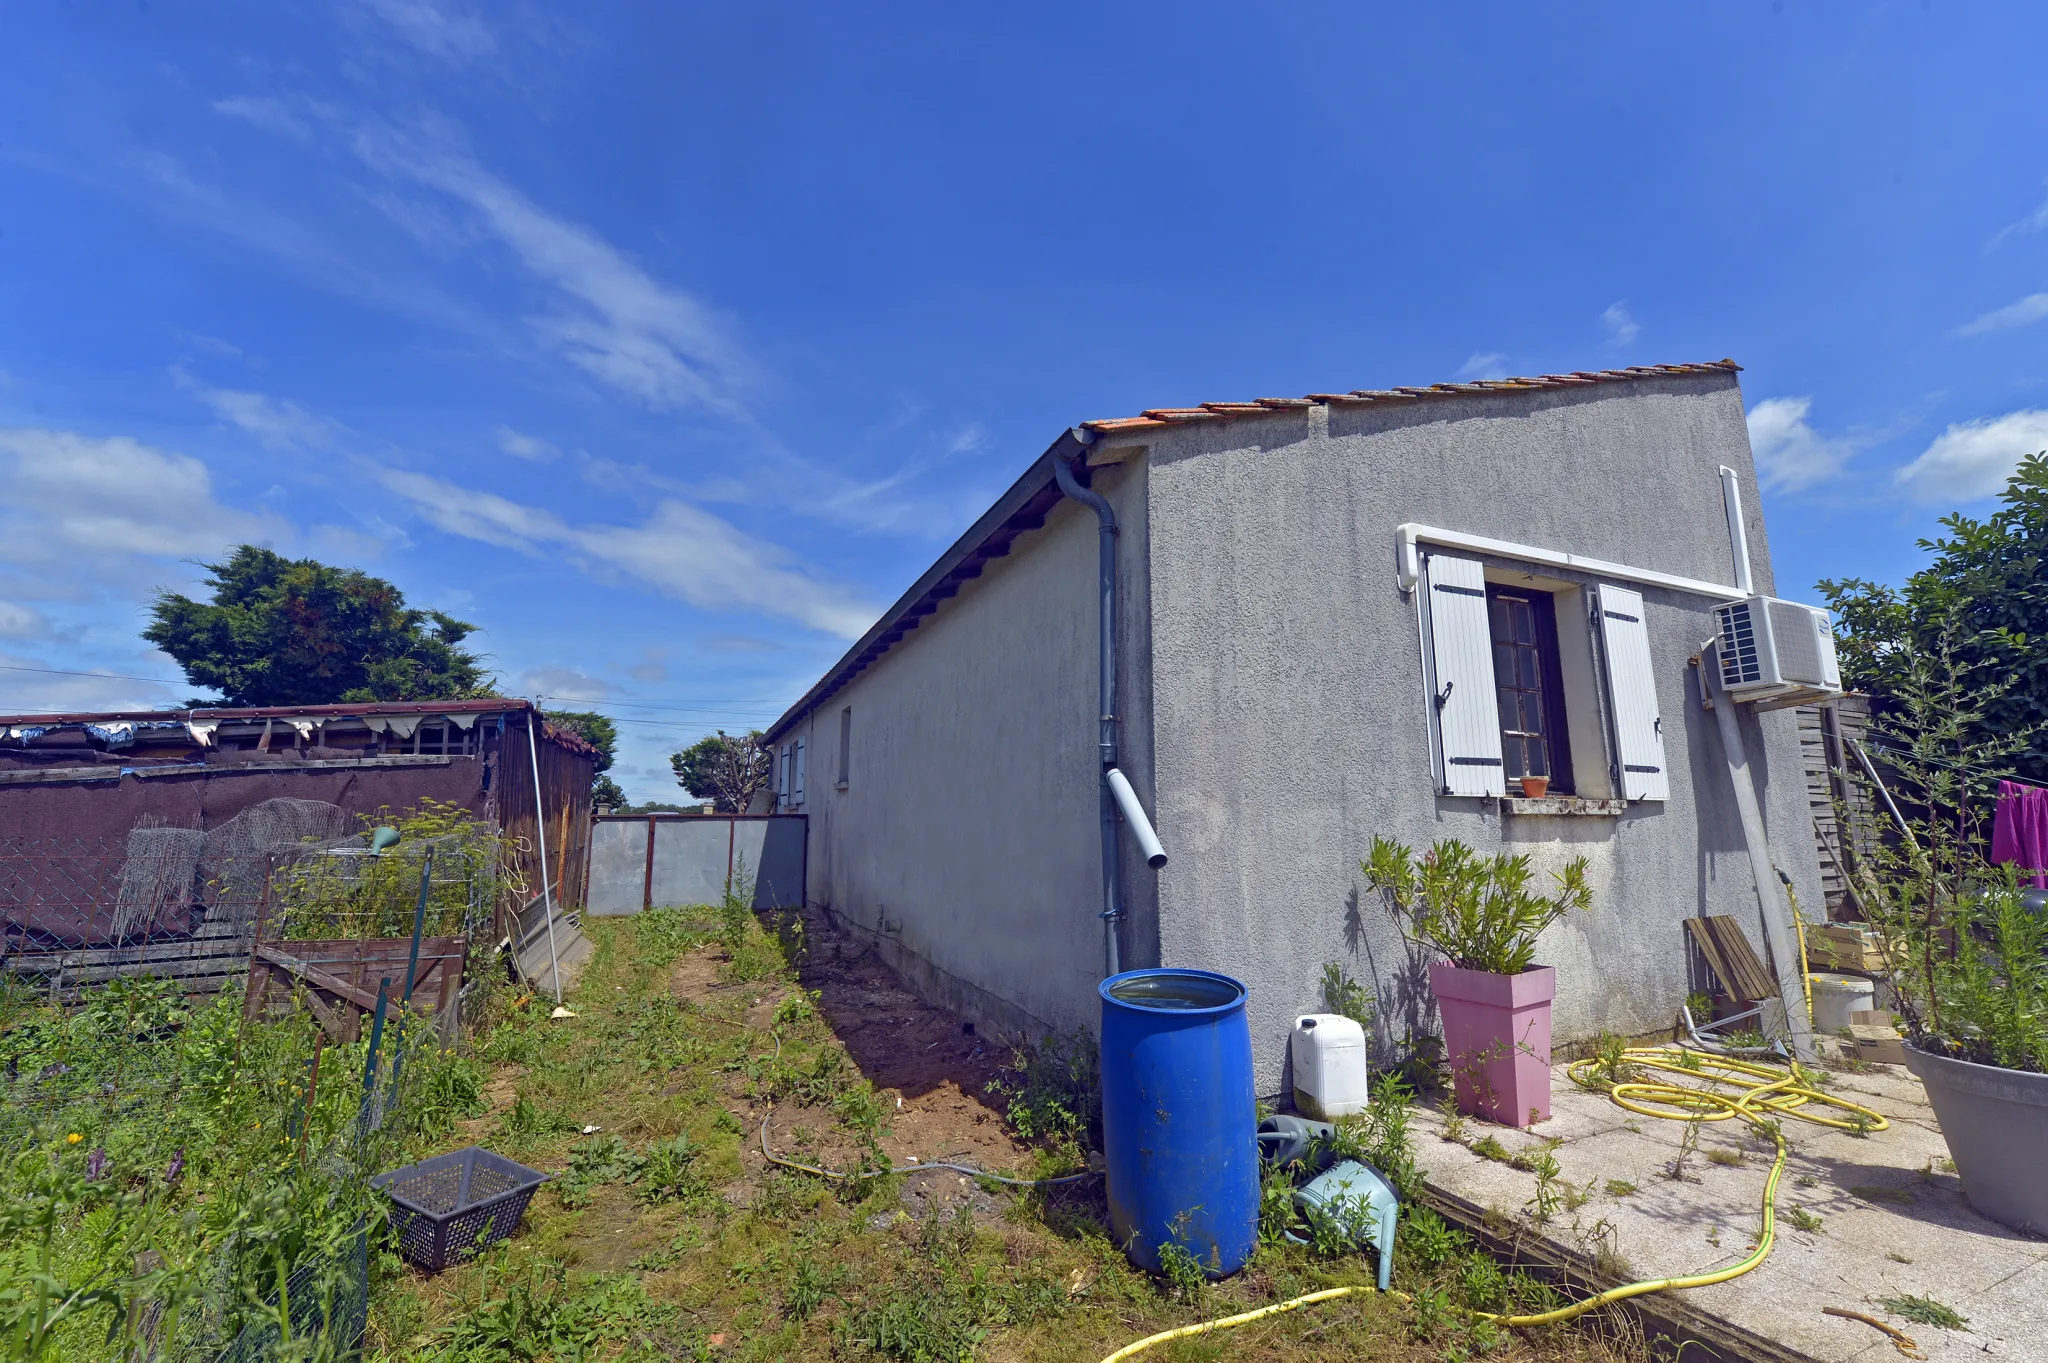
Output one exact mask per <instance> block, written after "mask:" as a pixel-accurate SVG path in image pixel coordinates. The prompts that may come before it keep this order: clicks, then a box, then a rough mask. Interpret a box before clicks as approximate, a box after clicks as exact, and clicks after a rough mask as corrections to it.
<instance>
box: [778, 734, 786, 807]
mask: <svg viewBox="0 0 2048 1363" xmlns="http://www.w3.org/2000/svg"><path fill="white" fill-rule="evenodd" d="M775 803H776V804H777V806H779V807H781V808H783V809H787V808H789V745H788V744H787V743H785V744H783V745H782V750H781V751H780V752H778V753H776V754H775Z"/></svg>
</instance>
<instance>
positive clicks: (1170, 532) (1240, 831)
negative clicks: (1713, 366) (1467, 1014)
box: [1147, 374, 1821, 1092]
mask: <svg viewBox="0 0 2048 1363" xmlns="http://www.w3.org/2000/svg"><path fill="white" fill-rule="evenodd" d="M1147 460H1148V463H1149V465H1150V470H1149V481H1150V488H1151V496H1150V505H1151V513H1152V535H1151V558H1152V564H1151V578H1152V602H1151V613H1152V623H1153V648H1154V655H1155V667H1154V671H1153V676H1152V685H1153V707H1154V709H1153V714H1154V718H1153V724H1154V737H1155V741H1156V744H1157V758H1156V765H1157V786H1158V791H1159V801H1160V803H1159V806H1158V815H1157V822H1158V825H1159V828H1160V835H1161V837H1162V838H1164V839H1165V840H1166V844H1167V848H1168V850H1169V852H1170V853H1172V856H1173V859H1172V860H1171V861H1170V862H1169V864H1168V865H1167V866H1166V868H1165V869H1164V870H1163V871H1161V872H1160V873H1159V889H1158V893H1159V924H1160V928H1159V932H1160V936H1159V943H1158V957H1159V959H1160V960H1161V961H1163V962H1166V963H1171V964H1176V965H1189V966H1201V967H1207V968H1211V969H1218V970H1225V971H1228V972H1229V973H1231V974H1234V975H1237V976H1238V977H1239V978H1241V979H1243V980H1244V981H1245V983H1246V984H1247V985H1248V986H1249V988H1250V991H1251V999H1250V1013H1251V1024H1252V1037H1253V1050H1254V1056H1255V1059H1256V1063H1257V1066H1258V1073H1259V1081H1260V1091H1261V1092H1275V1091H1278V1090H1279V1089H1280V1088H1281V1083H1282V1079H1283V1070H1284V1056H1285V1043H1286V1037H1287V1034H1288V1030H1289V1028H1290V1026H1291V1023H1292V1020H1293V1018H1294V1016H1295V1015H1296V1014H1297V1013H1300V1012H1309V1011H1317V1010H1318V1009H1319V999H1318V993H1319V983H1320V976H1321V972H1322V968H1323V966H1324V964H1325V963H1326V962H1331V961H1337V962H1342V963H1343V964H1344V965H1345V966H1346V968H1347V969H1349V970H1350V971H1351V972H1352V973H1353V974H1354V975H1355V976H1356V977H1358V978H1359V979H1361V980H1363V981H1365V982H1366V983H1368V984H1369V985H1371V986H1372V987H1373V988H1375V990H1376V991H1377V992H1378V993H1379V995H1380V997H1381V999H1382V1000H1383V1017H1382V1024H1381V1025H1382V1035H1381V1040H1382V1042H1383V1043H1395V1044H1398V1043H1400V1042H1401V1041H1402V1040H1403V1039H1404V1037H1405V1034H1406V1033H1407V1031H1408V1030H1409V1029H1411V1028H1414V1029H1416V1030H1418V1031H1424V1030H1428V1029H1429V1027H1430V1025H1431V1022H1432V1019H1431V1016H1430V1007H1429V1002H1428V998H1429V995H1428V985H1427V981H1426V979H1425V978H1424V977H1423V975H1422V972H1421V968H1420V966H1421V962H1420V961H1419V959H1418V958H1417V957H1416V956H1415V955H1414V953H1412V952H1411V951H1410V950H1409V949H1408V948H1407V947H1406V946H1404V944H1403V942H1402V941H1401V938H1400V936H1399V934H1398V933H1397V932H1396V930H1395V929H1394V926H1393V925H1392V923H1391V922H1390V921H1389V919H1388V917H1387V915H1386V913H1385V912H1384V910H1383V908H1382V907H1381V905H1380V903H1379V902H1378V900H1377V898H1376V897H1375V896H1373V895H1371V894H1369V893H1368V892H1367V891H1366V889H1365V886H1364V883H1363V878H1362V876H1361V874H1360V871H1359V865H1358V863H1359V860H1360V858H1362V857H1363V856H1364V855H1365V853H1366V851H1367V849H1368V848H1369V846H1370V844H1371V841H1372V838H1373V835H1374V834H1384V835H1387V836H1390V837H1393V838H1396V839H1399V840H1400V841H1402V842H1405V843H1407V844H1409V845H1410V846H1412V847H1414V848H1416V849H1417V850H1418V851H1420V850H1421V849H1423V848H1424V847H1426V846H1427V845H1428V844H1430V843H1431V842H1434V841H1436V840H1439V839H1442V838H1451V837H1455V838H1459V839H1462V840H1463V841H1465V842H1466V843H1468V844H1470V845H1472V846H1473V847H1475V848H1476V849H1477V850H1479V851H1481V852H1484V853H1491V852H1494V851H1497V850H1502V849H1505V850H1509V851H1514V852H1527V853H1528V854H1529V855H1530V856H1531V858H1532V859H1533V861H1534V862H1535V864H1536V866H1537V867H1538V869H1539V871H1549V870H1552V869H1555V868H1557V867H1559V866H1561V865H1562V864H1563V863H1564V862H1565V861H1566V860H1568V859H1569V858H1571V857H1574V856H1584V857H1586V858H1587V860H1588V862H1589V866H1590V872H1591V883H1592V886H1593V890H1594V906H1593V908H1592V910H1591V911H1590V912H1588V913H1585V914H1583V915H1579V916H1578V917H1576V918H1574V919H1572V920H1570V921H1567V922H1563V923H1560V924H1558V925H1557V926H1556V927H1554V928H1553V929H1552V930H1551V931H1550V932H1549V933H1548V934H1546V936H1545V939H1544V941H1543V942H1542V943H1541V949H1540V951H1539V955H1538V960H1539V961H1540V962H1543V963H1546V964H1551V965H1555V966H1556V967H1557V968H1558V973H1559V978H1558V1000H1557V1005H1556V1009H1555V1015H1554V1025H1555V1028H1556V1034H1557V1036H1558V1037H1559V1038H1561V1039H1569V1038H1577V1037H1585V1036H1591V1035H1594V1034H1597V1033H1598V1032H1600V1031H1601V1030H1603V1029H1605V1030H1613V1031H1616V1032H1621V1033H1625V1034H1626V1033H1640V1032H1645V1031H1649V1030H1652V1029H1654V1028H1658V1027H1663V1026H1668V1025H1669V1023H1670V1021H1671V1019H1672V1017H1673V1016H1674V1015H1675V1013H1676V1010H1677V1006H1678V1004H1679V1003H1680V1002H1682V1001H1683V999H1684V996H1685V992H1686V987H1687V985H1686V948H1685V942H1684V927H1683V920H1684V919H1686V918H1688V917H1693V916H1696V915H1699V914H1703V913H1726V914H1731V915H1734V916H1735V917H1736V918H1737V919H1738V920H1739V921H1741V922H1742V923H1743V924H1744V925H1745V926H1746V927H1747V928H1749V929H1750V931H1751V933H1752V936H1753V937H1754V938H1755V939H1756V941H1757V944H1758V946H1759V949H1761V931H1760V925H1759V924H1758V922H1757V917H1758V915H1757V910H1756V897H1755V892H1754V888H1753V885H1752V882H1751V880H1750V870H1749V863H1748V859H1747V852H1746V849H1745V848H1744V845H1743V842H1742V835H1741V826H1740V823H1739V820H1738V817H1737V813H1736V807H1735V801H1734V794H1733V788H1732V786H1731V785H1730V783H1729V776H1728V770H1727V766H1726V761H1725V758H1724V756H1723V753H1722V750H1721V744H1720V740H1719V737H1718V734H1717V731H1716V729H1715V725H1714V716H1713V715H1712V714H1711V713H1707V712H1704V711H1702V710H1701V708H1700V706H1699V696H1698V680H1697V677H1696V675H1695V673H1694V670H1693V669H1692V668H1691V667H1690V666H1688V659H1689V658H1690V657H1691V656H1692V655H1693V654H1695V653H1696V652H1697V651H1698V649H1699V646H1700V644H1701V643H1702V642H1704V641H1706V640H1708V639H1710V638H1711V637H1712V635H1713V620H1712V616H1711V607H1712V605H1713V604H1714V603H1713V602H1711V601H1709V600H1706V599H1703V598H1700V597H1696V596H1689V595H1686V594H1683V593H1679V592H1675V591H1671V590H1665V589H1659V588H1655V587H1643V588H1641V590H1642V593H1643V596H1644V604H1645V609H1646V612H1647V623H1648V630H1649V636H1650V645H1651V653H1652V661H1653V667H1654V675H1655V679H1656V685H1657V693H1658V699H1659V702H1660V705H1661V711H1662V717H1663V733H1664V738H1665V755H1666V759H1667V766H1668V770H1669V773H1670V785H1671V794H1670V798H1669V799H1668V800H1666V801H1663V802H1661V803H1660V802H1639V803H1636V804H1633V805H1631V806H1630V807H1629V809H1628V812H1627V813H1626V814H1625V815H1623V816H1622V817H1620V818H1618V819H1615V818H1596V817H1583V816H1572V817H1529V816H1516V815H1503V813H1502V811H1501V807H1500V804H1499V802H1498V801H1495V800H1481V799H1472V798H1464V799H1454V798H1447V797H1443V796H1440V795H1437V794H1435V793H1434V792H1435V783H1434V779H1433V775H1432V765H1431V757H1430V747H1429V737H1428V735H1429V724H1430V702H1429V698H1428V696H1427V693H1426V688H1425V685H1424V683H1423V680H1422V656H1421V635H1420V630H1419V627H1418V622H1417V616H1416V610H1415V605H1414V603H1413V600H1412V599H1411V596H1410V594H1407V593H1403V592H1402V591H1401V590H1400V589H1399V587H1398V585H1397V580H1396V573H1395V568H1396V558H1395V533H1396V527H1397V526H1399V525H1400V524H1402V523H1403V522H1420V523H1423V524H1427V525H1431V526H1436V527H1439V528H1442V529H1446V530H1455V531H1461V532H1465V533H1470V534H1478V535H1484V536H1487V537H1490V538H1497V539H1501V540H1508V541H1513V542H1515V543H1518V544H1525V545H1531V546H1535V547H1539V548H1549V549H1555V550H1562V551H1565V552H1569V553H1574V554H1579V555H1585V556H1589V557H1595V558H1600V559H1605V560H1608V561H1611V562H1616V563H1621V564H1625V565H1628V566H1630V567H1636V568H1644V569H1650V570H1653V571H1661V572H1666V573H1671V574H1677V575H1682V576H1686V577H1692V578H1697V579H1702V580H1705V581H1709V582H1732V581H1733V580H1734V576H1733V574H1734V569H1733V564H1732V554H1731V549H1730V545H1729V538H1728V532H1727V523H1726V520H1725V517H1724V513H1723V506H1722V496H1721V483H1720V479H1719V472H1718V471H1719V468H1720V466H1721V465H1723V464H1727V465H1729V466H1730V467H1732V468H1734V469H1736V470H1737V472H1738V473H1739V475H1740V478H1741V482H1742V486H1743V493H1744V504H1745V507H1746V508H1747V517H1746V518H1747V521H1748V538H1749V543H1750V551H1751V557H1752V560H1753V562H1754V564H1755V568H1756V586H1757V590H1758V591H1760V592H1765V593H1768V592H1770V591H1771V589H1772V579H1771V575H1770V567H1769V554H1768V547H1767V541H1766V539H1765V535H1764V526H1763V520H1762V516H1761V514H1760V513H1759V510H1758V497H1757V488H1756V484H1755V477H1754V472H1753V468H1752V463H1751V459H1750V451H1749V442H1748V435H1747V430H1746V427H1745V424H1744V420H1743V411H1742V400H1741V393H1740V390H1739V388H1738V386H1737V384H1736V381H1735V377H1734V375H1733V374H1716V375H1710V376H1686V377H1679V378H1670V379H1646V380H1643V381H1640V382H1637V383H1634V384H1630V385H1628V386H1627V387H1625V388H1618V389H1597V388H1596V389H1578V390H1573V389H1566V390H1563V391H1551V392H1540V393H1502V394H1498V395H1484V396H1480V395H1473V396H1469V397H1464V398H1461V399H1459V400H1458V401H1455V402H1442V403H1435V404H1422V405H1410V406H1397V407H1390V408H1384V409H1373V408H1368V409H1365V410H1363V411H1356V410H1346V409H1343V408H1331V407H1325V406H1317V407H1310V408H1307V409H1305V410H1302V411H1298V412H1292V413H1286V414H1281V415H1275V416H1271V417H1255V418H1251V419H1246V420H1240V421H1234V422H1230V423H1219V424H1214V425H1205V426H1197V427H1193V428H1190V429H1185V430H1173V431H1169V432H1166V433H1163V435H1161V436H1158V437H1155V438H1154V439H1153V441H1152V443H1151V445H1150V448H1149V451H1148V455H1147ZM1463 556H1465V557H1472V556H1473V555H1469V554H1465V555H1463ZM1486 562H1487V564H1488V567H1489V576H1490V577H1492V578H1496V579H1499V580H1507V581H1513V580H1515V579H1516V578H1519V577H1520V576H1521V575H1522V574H1523V573H1526V572H1528V571H1529V565H1527V564H1520V565H1518V564H1516V563H1514V562H1513V561H1511V560H1507V559H1486ZM1540 575H1541V577H1543V578H1544V579H1547V580H1548V583H1547V585H1552V586H1563V585H1566V584H1569V583H1577V582H1584V581H1590V580H1593V579H1589V578H1588V577H1586V575H1584V574H1579V573H1573V572H1567V571H1563V570H1557V569H1542V570H1540ZM1560 634H1561V636H1562V635H1565V634H1566V631H1564V630H1560ZM1561 646H1562V647H1563V648H1565V649H1569V648H1570V647H1571V641H1570V639H1569V638H1561ZM1582 646H1584V645H1582ZM1588 663H1589V665H1590V659H1588ZM1744 724H1745V726H1746V729H1747V738H1746V741H1747V743H1748V744H1749V745H1750V754H1751V757H1752V761H1753V765H1754V766H1755V768H1756V770H1757V771H1758V772H1760V773H1763V774H1764V786H1763V787H1762V788H1760V790H1759V797H1760V802H1761V804H1762V805H1763V808H1764V810H1765V815H1766V820H1767V823H1768V825H1769V830H1770V834H1771V841H1772V844H1773V849H1774V851H1775V853H1776V855H1777V857H1778V859H1779V861H1780V864H1781V865H1782V866H1783V868H1784V870H1785V871H1786V872H1787V873H1788V874H1790V875H1791V876H1792V877H1793V879H1794V882H1795V883H1796V884H1797V886H1798V889H1799V893H1800V897H1801V899H1802V900H1803V901H1804V902H1805V903H1807V904H1812V905H1818V904H1819V903H1820V902H1821V898H1820V879H1819V877H1820V871H1819V866H1818V861H1817V857H1816V854H1815V851H1814V845H1813V839H1812V835H1811V830H1810V829H1808V828H1806V827H1804V822H1805V821H1806V820H1807V819H1808V817H1809V814H1808V809H1807V805H1806V795H1805V790H1804V787H1803V784H1802V782H1801V779H1800V761H1799V749H1798V740H1797V735H1796V733H1795V731H1794V727H1793V719H1792V716H1791V714H1790V713H1789V712H1783V713H1779V714H1771V715H1766V716H1763V717H1761V724H1759V722H1758V720H1757V718H1756V717H1749V716H1745V718H1744ZM1587 737H1589V736H1588V735H1585V734H1579V733H1575V734H1574V740H1575V747H1578V746H1582V744H1581V743H1580V740H1583V739H1585V738H1587ZM1580 765H1581V773H1580V775H1581V781H1582V784H1583V783H1584V781H1585V779H1586V776H1587V775H1588V773H1587V772H1585V770H1584V769H1583V768H1584V764H1583V763H1581V764H1580Z"/></svg>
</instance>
